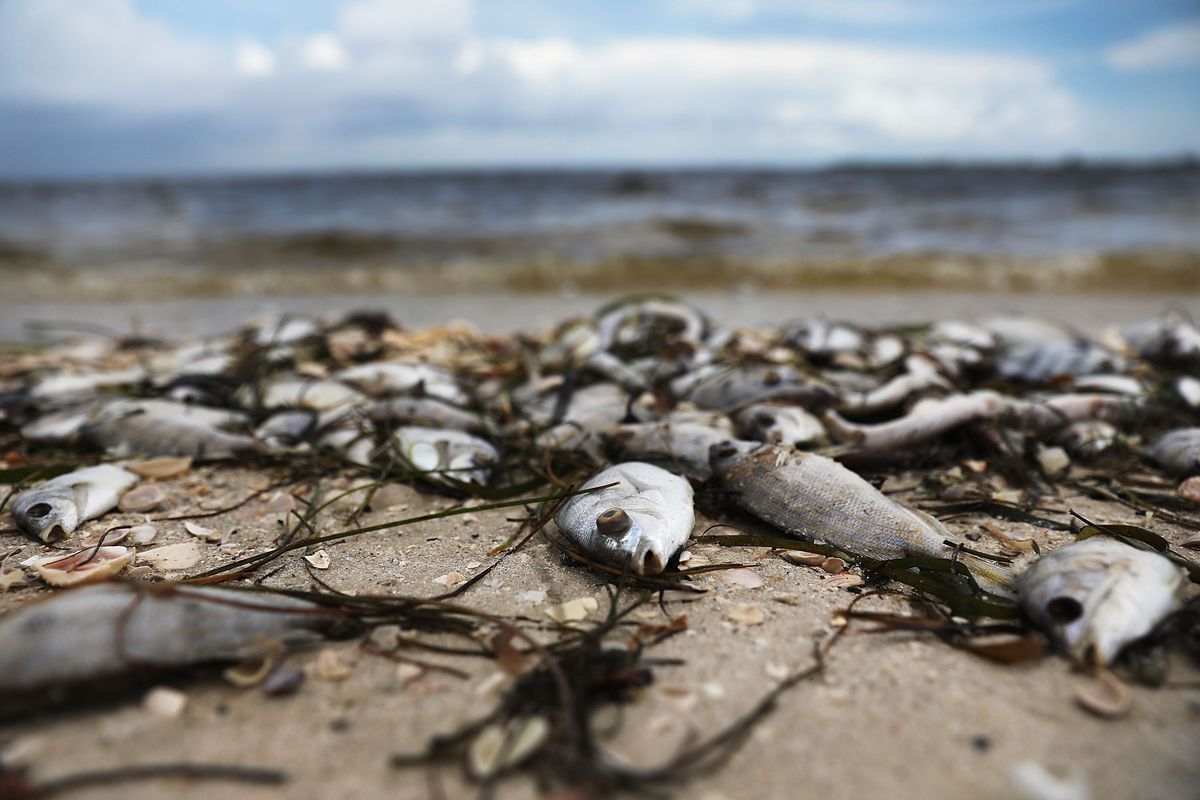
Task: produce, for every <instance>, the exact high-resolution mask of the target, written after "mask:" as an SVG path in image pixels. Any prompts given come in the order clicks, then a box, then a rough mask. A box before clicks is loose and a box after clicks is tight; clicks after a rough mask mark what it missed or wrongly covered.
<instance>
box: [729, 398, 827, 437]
mask: <svg viewBox="0 0 1200 800" xmlns="http://www.w3.org/2000/svg"><path fill="white" fill-rule="evenodd" d="M733 420H734V422H735V423H736V424H737V428H738V432H739V433H740V434H741V435H742V437H743V438H746V439H751V440H753V441H756V442H771V443H774V444H786V445H792V446H793V447H809V446H813V445H817V444H820V443H821V442H822V441H824V439H825V426H824V425H822V424H821V421H820V420H819V419H817V418H816V417H814V416H813V415H812V414H810V413H808V412H807V411H805V410H804V409H803V408H800V407H799V406H792V405H783V404H777V403H753V404H751V405H748V406H746V407H745V408H743V409H741V410H740V411H738V412H736V413H735V414H734V415H733ZM713 444H716V443H715V442H713Z"/></svg>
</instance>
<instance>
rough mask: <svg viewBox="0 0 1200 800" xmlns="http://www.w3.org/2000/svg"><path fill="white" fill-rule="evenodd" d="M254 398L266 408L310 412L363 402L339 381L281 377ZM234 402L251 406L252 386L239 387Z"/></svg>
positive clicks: (295, 376)
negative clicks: (240, 388)
mask: <svg viewBox="0 0 1200 800" xmlns="http://www.w3.org/2000/svg"><path fill="white" fill-rule="evenodd" d="M258 399H259V401H260V402H261V403H262V407H263V408H266V409H272V410H273V409H277V408H307V409H311V410H313V411H329V410H331V409H335V408H339V407H342V406H349V405H354V404H357V403H359V402H361V401H362V400H363V395H362V394H361V393H360V392H358V391H355V390H354V389H352V388H350V387H349V386H347V385H346V384H344V383H341V382H339V381H335V380H329V379H314V378H305V377H303V376H300V375H283V376H280V377H278V378H276V379H275V380H273V381H271V382H270V383H268V384H267V385H266V386H264V387H263V389H262V397H261V398H258ZM238 400H239V401H240V402H241V403H242V405H243V406H245V407H247V408H249V407H252V406H253V405H254V401H255V397H254V391H253V387H250V386H244V387H242V390H241V391H240V392H239V393H238Z"/></svg>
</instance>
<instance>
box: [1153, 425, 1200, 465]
mask: <svg viewBox="0 0 1200 800" xmlns="http://www.w3.org/2000/svg"><path fill="white" fill-rule="evenodd" d="M1146 453H1147V455H1149V456H1150V458H1151V459H1153V460H1154V461H1155V462H1156V463H1157V464H1158V465H1159V466H1161V467H1162V468H1163V469H1165V470H1166V471H1167V472H1168V473H1170V474H1172V475H1188V474H1189V473H1193V472H1200V428H1177V429H1176V430H1172V431H1167V432H1166V433H1164V434H1163V435H1162V436H1160V437H1158V439H1156V440H1155V441H1154V442H1153V443H1152V444H1151V445H1150V446H1149V447H1148V448H1146Z"/></svg>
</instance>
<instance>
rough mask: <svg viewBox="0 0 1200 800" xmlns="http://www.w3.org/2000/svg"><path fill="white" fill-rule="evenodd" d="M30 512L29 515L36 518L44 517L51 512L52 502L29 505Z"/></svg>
mask: <svg viewBox="0 0 1200 800" xmlns="http://www.w3.org/2000/svg"><path fill="white" fill-rule="evenodd" d="M28 513H29V516H31V517H33V518H34V519H41V518H42V517H44V516H46V515H47V514H49V513H50V504H49V503H36V504H34V505H32V506H30V507H29V512H28Z"/></svg>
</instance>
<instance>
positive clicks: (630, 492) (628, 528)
mask: <svg viewBox="0 0 1200 800" xmlns="http://www.w3.org/2000/svg"><path fill="white" fill-rule="evenodd" d="M609 483H616V484H617V485H616V486H612V487H610V488H608V489H602V490H600V491H598V492H593V493H592V494H582V495H578V496H576V497H572V498H571V499H570V500H567V501H566V502H565V503H563V506H562V508H560V509H559V510H558V513H557V514H556V515H555V516H554V522H555V524H557V525H558V529H559V530H560V531H562V533H563V535H564V536H566V537H568V538H569V539H571V540H572V541H573V542H575V543H576V544H577V545H579V546H580V547H581V548H582V549H583V550H584V551H585V552H587V553H588V554H589V555H591V556H593V557H594V558H596V559H598V560H600V561H604V562H606V563H609V564H612V565H613V566H616V567H620V568H622V569H623V568H625V565H626V564H628V565H629V569H630V570H632V571H633V572H635V573H637V574H638V575H656V574H658V573H660V572H662V571H663V570H664V569H665V568H666V566H667V562H669V561H670V560H671V557H672V556H673V555H675V553H676V552H677V551H678V550H679V549H680V548H682V547H683V545H684V544H685V543H686V542H687V540H688V537H689V536H691V535H692V527H693V526H694V525H695V523H696V511H695V509H694V508H693V506H692V485H691V484H690V483H688V481H687V479H686V478H681V477H680V476H678V475H673V474H672V473H670V472H667V471H666V470H665V469H662V468H660V467H656V466H654V465H653V464H646V463H644V462H641V461H626V462H625V463H623V464H617V465H615V466H612V467H609V468H608V469H606V470H604V471H603V472H601V473H599V474H598V475H596V476H595V477H594V478H592V479H591V480H589V481H588V482H587V483H585V484H584V485H583V486H582V487H581V488H583V489H591V488H593V487H596V486H604V485H605V484H609Z"/></svg>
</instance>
